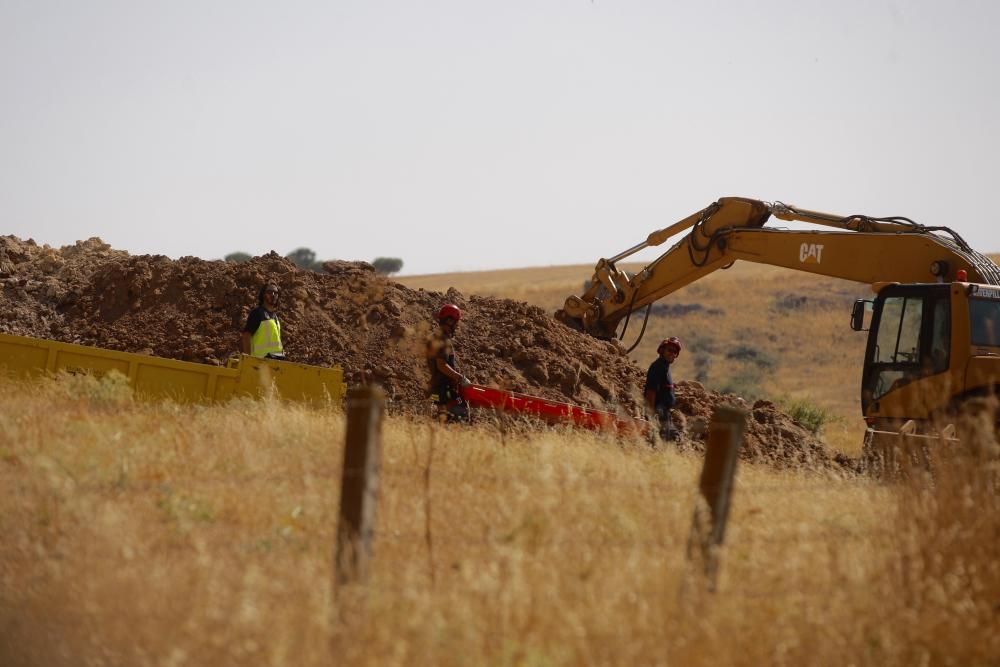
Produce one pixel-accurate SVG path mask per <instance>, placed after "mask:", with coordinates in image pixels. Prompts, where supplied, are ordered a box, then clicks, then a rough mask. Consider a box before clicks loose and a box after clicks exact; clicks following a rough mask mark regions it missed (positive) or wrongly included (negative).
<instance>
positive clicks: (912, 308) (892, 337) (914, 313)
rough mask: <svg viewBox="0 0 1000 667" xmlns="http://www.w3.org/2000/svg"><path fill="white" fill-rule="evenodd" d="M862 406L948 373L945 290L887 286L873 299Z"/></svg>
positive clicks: (948, 310)
mask: <svg viewBox="0 0 1000 667" xmlns="http://www.w3.org/2000/svg"><path fill="white" fill-rule="evenodd" d="M874 310H875V312H874V313H873V317H872V326H871V331H870V333H869V338H868V353H867V355H866V361H865V374H864V380H863V386H862V404H863V406H864V407H865V408H867V403H868V402H870V401H872V400H875V401H877V400H879V399H880V398H881V397H883V396H885V395H886V394H887V393H889V392H890V391H892V390H894V389H898V388H900V387H903V386H905V385H907V384H909V383H910V382H912V381H914V380H916V379H919V378H922V377H926V376H929V375H934V374H937V373H942V372H944V371H946V370H948V364H949V360H950V350H951V303H950V301H949V294H948V291H947V286H945V285H941V286H936V285H914V286H901V287H898V288H887V289H886V290H884V291H883V292H882V293H881V294H879V297H878V299H876V301H875V307H874Z"/></svg>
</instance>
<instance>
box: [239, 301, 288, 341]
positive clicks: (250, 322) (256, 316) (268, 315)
mask: <svg viewBox="0 0 1000 667" xmlns="http://www.w3.org/2000/svg"><path fill="white" fill-rule="evenodd" d="M277 319H278V316H277V315H276V314H275V313H272V312H271V311H270V310H268V309H267V308H265V307H264V306H257V307H256V308H254V309H253V310H251V311H250V315H249V317H247V323H246V326H244V327H243V330H244V331H246V332H247V333H248V334H250V335H251V336H252V335H254V334H255V333H257V329H259V328H260V323H261V322H263V321H264V320H277ZM279 322H280V320H279Z"/></svg>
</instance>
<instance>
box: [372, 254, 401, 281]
mask: <svg viewBox="0 0 1000 667" xmlns="http://www.w3.org/2000/svg"><path fill="white" fill-rule="evenodd" d="M372 266H374V267H375V270H376V271H377V272H379V273H381V274H382V275H384V276H388V275H392V274H393V273H399V272H400V271H401V270H402V268H403V260H401V259H400V258H398V257H376V258H375V259H373V260H372Z"/></svg>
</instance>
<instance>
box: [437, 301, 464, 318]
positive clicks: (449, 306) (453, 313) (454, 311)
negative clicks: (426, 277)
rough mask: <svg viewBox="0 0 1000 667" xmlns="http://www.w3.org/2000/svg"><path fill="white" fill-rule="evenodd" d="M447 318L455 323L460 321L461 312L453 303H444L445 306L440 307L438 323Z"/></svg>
mask: <svg viewBox="0 0 1000 667" xmlns="http://www.w3.org/2000/svg"><path fill="white" fill-rule="evenodd" d="M449 317H450V318H451V319H453V320H455V321H456V322H458V321H459V320H460V319H462V311H461V310H459V309H458V306H456V305H455V304H453V303H446V304H444V305H443V306H441V309H440V310H439V311H438V322H443V321H444V320H446V319H448V318H449Z"/></svg>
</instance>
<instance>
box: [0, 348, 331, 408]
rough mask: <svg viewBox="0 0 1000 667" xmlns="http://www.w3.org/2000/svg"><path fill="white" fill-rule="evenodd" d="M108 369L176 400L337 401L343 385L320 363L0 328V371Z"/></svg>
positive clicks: (147, 393) (136, 386)
mask: <svg viewBox="0 0 1000 667" xmlns="http://www.w3.org/2000/svg"><path fill="white" fill-rule="evenodd" d="M112 370H115V371H118V372H119V373H121V374H122V375H124V376H125V377H127V378H128V380H129V384H130V385H131V386H132V388H133V390H134V391H135V393H136V394H137V395H139V396H144V397H149V398H169V399H172V400H175V401H179V402H195V401H222V400H226V399H228V398H230V397H232V396H263V395H267V394H269V393H271V392H273V393H275V394H276V395H277V396H279V397H281V398H287V399H291V400H296V401H325V400H327V399H329V400H333V401H340V400H341V399H342V398H343V397H344V394H345V393H346V391H347V387H346V385H345V384H344V373H343V370H342V369H341V368H340V367H339V366H334V367H333V368H321V367H319V366H308V365H306V364H298V363H294V362H291V361H275V360H273V359H255V358H254V357H251V356H248V355H245V354H244V355H241V356H240V357H239V358H234V359H232V360H230V362H229V365H228V367H226V368H221V367H219V366H209V365H208V364H197V363H192V362H189V361H176V360H174V359H164V358H162V357H152V356H148V355H144V354H134V353H131V352H115V351H113V350H103V349H101V348H97V347H88V346H85V345H74V344H72V343H58V342H56V341H51V340H44V339H40V338H28V337H26V336H12V335H10V334H0V371H3V372H4V373H6V374H8V375H14V376H15V377H20V378H32V377H39V376H42V375H46V374H52V373H56V372H58V371H64V372H68V373H89V374H94V375H103V374H105V373H108V372H110V371H112Z"/></svg>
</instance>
